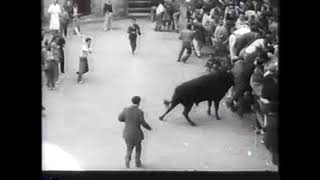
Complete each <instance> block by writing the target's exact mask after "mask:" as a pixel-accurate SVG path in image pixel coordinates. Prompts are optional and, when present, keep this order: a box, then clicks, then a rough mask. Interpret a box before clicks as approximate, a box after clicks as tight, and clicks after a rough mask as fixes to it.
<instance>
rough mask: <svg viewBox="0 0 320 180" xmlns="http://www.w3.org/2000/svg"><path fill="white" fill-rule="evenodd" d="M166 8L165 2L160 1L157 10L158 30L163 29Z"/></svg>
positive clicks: (156, 28)
mask: <svg viewBox="0 0 320 180" xmlns="http://www.w3.org/2000/svg"><path fill="white" fill-rule="evenodd" d="M164 11H165V8H164V6H163V2H160V3H159V5H158V7H157V10H156V27H155V30H156V31H160V30H161V26H162V25H163V15H164Z"/></svg>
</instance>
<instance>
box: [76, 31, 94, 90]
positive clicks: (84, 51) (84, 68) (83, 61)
mask: <svg viewBox="0 0 320 180" xmlns="http://www.w3.org/2000/svg"><path fill="white" fill-rule="evenodd" d="M90 45H91V38H89V37H87V38H86V39H85V44H83V45H82V47H81V50H80V64H79V71H78V72H77V74H78V80H77V82H78V83H80V84H83V81H82V74H85V73H87V72H88V71H89V65H88V55H89V53H92V49H91V47H90Z"/></svg>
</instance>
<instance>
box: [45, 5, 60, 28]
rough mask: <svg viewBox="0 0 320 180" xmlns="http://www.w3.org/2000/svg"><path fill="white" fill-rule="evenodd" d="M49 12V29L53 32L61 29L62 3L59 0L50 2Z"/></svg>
mask: <svg viewBox="0 0 320 180" xmlns="http://www.w3.org/2000/svg"><path fill="white" fill-rule="evenodd" d="M48 13H49V14H50V26H49V29H50V30H51V31H53V32H59V31H60V19H59V15H60V13H61V8H60V5H59V4H58V0H53V3H52V4H50V6H49V8H48Z"/></svg>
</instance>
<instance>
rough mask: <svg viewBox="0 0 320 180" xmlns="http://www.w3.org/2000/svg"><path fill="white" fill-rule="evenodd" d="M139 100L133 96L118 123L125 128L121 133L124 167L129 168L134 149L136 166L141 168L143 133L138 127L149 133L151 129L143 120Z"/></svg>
mask: <svg viewBox="0 0 320 180" xmlns="http://www.w3.org/2000/svg"><path fill="white" fill-rule="evenodd" d="M140 101H141V98H140V97H139V96H134V97H133V98H132V99H131V102H132V103H133V105H131V106H130V107H127V108H124V110H123V111H122V112H121V114H120V115H119V118H118V119H119V121H120V122H125V128H124V131H123V138H124V140H125V142H126V145H127V154H126V156H125V163H126V167H127V168H130V161H131V154H132V151H133V149H134V148H135V149H136V156H135V161H136V166H137V167H142V164H141V160H140V157H141V141H142V140H143V139H144V135H143V132H142V130H141V128H140V126H143V127H144V128H146V129H148V130H149V131H151V130H152V129H151V127H150V125H149V124H147V123H146V121H145V120H144V115H143V111H142V110H141V109H139V105H140Z"/></svg>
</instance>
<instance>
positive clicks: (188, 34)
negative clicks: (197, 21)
mask: <svg viewBox="0 0 320 180" xmlns="http://www.w3.org/2000/svg"><path fill="white" fill-rule="evenodd" d="M191 27H192V25H191V24H188V25H187V29H185V30H182V31H181V34H180V37H179V39H180V40H182V47H181V50H180V53H179V56H178V62H180V61H181V56H182V54H183V52H184V51H185V50H186V49H187V55H186V56H185V57H183V58H182V62H184V63H185V62H186V61H187V60H188V58H189V57H190V55H191V53H192V49H191V43H192V40H193V38H194V34H195V32H194V31H192V30H191Z"/></svg>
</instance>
